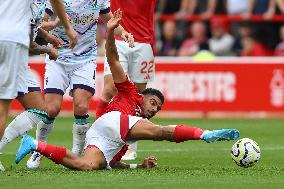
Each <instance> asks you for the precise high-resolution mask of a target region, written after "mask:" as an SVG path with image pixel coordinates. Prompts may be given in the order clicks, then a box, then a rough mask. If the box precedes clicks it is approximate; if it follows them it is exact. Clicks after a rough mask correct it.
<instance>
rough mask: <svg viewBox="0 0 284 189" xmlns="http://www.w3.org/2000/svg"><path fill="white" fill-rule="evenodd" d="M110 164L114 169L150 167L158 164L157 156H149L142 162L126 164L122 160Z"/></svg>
mask: <svg viewBox="0 0 284 189" xmlns="http://www.w3.org/2000/svg"><path fill="white" fill-rule="evenodd" d="M110 166H111V168H113V169H138V168H140V169H149V168H154V167H156V166H157V158H156V157H154V156H150V157H147V158H145V160H144V161H143V163H141V164H126V163H123V162H121V161H116V162H113V163H112V164H111V165H110Z"/></svg>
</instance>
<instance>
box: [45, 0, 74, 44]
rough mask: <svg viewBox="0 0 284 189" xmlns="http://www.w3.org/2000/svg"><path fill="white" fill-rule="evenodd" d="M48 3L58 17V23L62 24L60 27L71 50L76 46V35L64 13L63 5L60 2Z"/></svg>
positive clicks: (53, 0) (51, 0)
mask: <svg viewBox="0 0 284 189" xmlns="http://www.w3.org/2000/svg"><path fill="white" fill-rule="evenodd" d="M50 3H51V5H52V8H53V10H54V11H55V13H56V14H57V16H58V17H59V19H60V21H61V22H62V25H63V26H64V28H65V33H66V35H67V36H68V37H69V39H70V47H71V48H73V47H75V45H76V44H77V40H78V39H77V33H76V32H75V30H74V29H73V27H72V26H71V24H70V22H69V19H68V16H67V14H66V12H65V9H64V5H63V3H62V1H61V0H50Z"/></svg>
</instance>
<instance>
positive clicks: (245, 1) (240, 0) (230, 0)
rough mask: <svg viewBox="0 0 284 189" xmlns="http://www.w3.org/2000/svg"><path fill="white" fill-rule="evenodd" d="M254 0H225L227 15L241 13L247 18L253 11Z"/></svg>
mask: <svg viewBox="0 0 284 189" xmlns="http://www.w3.org/2000/svg"><path fill="white" fill-rule="evenodd" d="M253 1H254V0H227V1H226V3H227V4H226V10H227V14H228V15H241V16H243V17H245V18H249V17H250V16H251V14H252V11H253Z"/></svg>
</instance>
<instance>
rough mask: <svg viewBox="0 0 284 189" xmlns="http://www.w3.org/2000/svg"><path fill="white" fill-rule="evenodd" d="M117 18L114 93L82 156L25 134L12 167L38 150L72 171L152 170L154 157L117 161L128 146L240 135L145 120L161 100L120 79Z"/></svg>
mask: <svg viewBox="0 0 284 189" xmlns="http://www.w3.org/2000/svg"><path fill="white" fill-rule="evenodd" d="M121 18H122V12H121V11H120V10H117V11H116V12H114V16H113V18H111V19H110V20H109V22H108V24H107V41H106V53H107V58H108V63H109V65H110V69H111V72H112V75H113V80H114V83H115V86H116V88H117V91H118V93H117V94H116V96H115V97H114V98H113V100H112V101H111V102H110V103H109V105H108V106H107V108H106V109H105V112H104V114H103V115H102V116H101V117H100V118H98V119H97V120H96V121H95V123H94V124H93V125H92V127H91V128H90V129H89V130H88V132H87V136H86V147H85V151H84V154H83V155H82V156H81V157H79V156H77V155H75V154H74V153H72V152H71V151H70V150H68V149H66V148H64V147H60V146H53V145H50V144H47V143H44V142H41V141H36V140H34V139H33V138H32V137H30V136H29V135H25V136H24V137H23V139H22V142H21V145H20V148H19V150H18V152H17V154H16V163H19V162H20V161H21V160H22V159H23V158H24V157H25V155H27V154H28V153H30V152H32V151H38V152H40V153H41V154H42V155H44V156H46V157H48V158H49V159H51V160H52V161H53V162H55V163H57V164H62V165H64V166H65V167H68V168H70V169H76V170H97V169H111V168H121V169H126V168H130V169H134V168H153V167H155V166H156V165H157V162H156V161H157V158H156V157H154V156H149V157H148V158H146V159H145V160H144V161H143V162H142V163H141V164H125V163H123V162H121V161H120V159H121V157H122V155H123V153H124V152H125V151H126V150H127V145H128V144H129V142H132V141H136V140H153V141H161V140H167V141H171V142H176V143H179V142H184V141H188V140H204V141H206V142H209V143H210V142H215V141H220V140H235V139H237V138H238V137H239V135H240V133H239V131H238V130H236V129H222V130H214V131H204V130H202V129H200V128H196V127H191V126H184V125H172V126H160V125H155V124H154V123H152V122H150V121H149V120H148V119H149V118H151V117H153V116H154V115H155V114H156V113H157V112H158V111H159V110H160V109H161V107H162V105H163V103H164V97H163V95H162V93H161V92H160V91H158V90H156V89H151V88H149V89H146V90H144V91H145V92H144V93H142V94H139V93H138V90H137V88H136V87H135V85H134V84H133V83H132V82H130V81H129V80H128V77H127V76H126V75H125V73H124V71H123V68H122V67H121V65H120V63H119V57H118V53H117V49H116V45H115V38H114V29H115V28H116V27H117V26H118V24H119V22H120V20H121ZM143 118H147V119H143Z"/></svg>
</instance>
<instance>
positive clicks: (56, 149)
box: [37, 141, 67, 164]
mask: <svg viewBox="0 0 284 189" xmlns="http://www.w3.org/2000/svg"><path fill="white" fill-rule="evenodd" d="M37 151H38V152H39V153H41V154H42V155H43V156H45V157H47V158H49V159H51V160H52V161H53V162H55V163H56V164H60V163H62V161H63V159H64V157H65V154H66V151H67V149H66V148H64V147H60V146H53V145H51V144H47V143H45V142H41V141H38V147H37Z"/></svg>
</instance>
